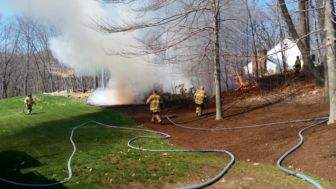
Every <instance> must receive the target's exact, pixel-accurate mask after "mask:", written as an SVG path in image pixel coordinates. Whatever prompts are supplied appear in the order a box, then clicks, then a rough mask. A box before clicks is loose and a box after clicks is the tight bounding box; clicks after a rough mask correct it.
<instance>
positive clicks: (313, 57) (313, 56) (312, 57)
mask: <svg viewBox="0 0 336 189" xmlns="http://www.w3.org/2000/svg"><path fill="white" fill-rule="evenodd" d="M311 59H312V61H313V62H316V55H315V54H312V55H311Z"/></svg>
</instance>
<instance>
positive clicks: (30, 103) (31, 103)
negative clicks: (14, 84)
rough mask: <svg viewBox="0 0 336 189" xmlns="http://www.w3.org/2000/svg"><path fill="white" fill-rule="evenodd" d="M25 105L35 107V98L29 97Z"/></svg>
mask: <svg viewBox="0 0 336 189" xmlns="http://www.w3.org/2000/svg"><path fill="white" fill-rule="evenodd" d="M24 103H25V104H27V105H33V104H34V103H35V102H34V100H33V98H29V97H27V98H26V99H25V100H24Z"/></svg>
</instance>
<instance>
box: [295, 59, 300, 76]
mask: <svg viewBox="0 0 336 189" xmlns="http://www.w3.org/2000/svg"><path fill="white" fill-rule="evenodd" d="M294 68H295V76H296V77H298V76H299V75H300V70H301V61H300V58H299V56H297V57H296V61H295V65H294Z"/></svg>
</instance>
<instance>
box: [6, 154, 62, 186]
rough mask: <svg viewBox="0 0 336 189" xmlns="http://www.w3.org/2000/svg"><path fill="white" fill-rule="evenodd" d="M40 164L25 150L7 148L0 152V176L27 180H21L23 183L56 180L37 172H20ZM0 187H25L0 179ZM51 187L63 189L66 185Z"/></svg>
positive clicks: (48, 182)
mask: <svg viewBox="0 0 336 189" xmlns="http://www.w3.org/2000/svg"><path fill="white" fill-rule="evenodd" d="M40 166H42V164H41V163H40V162H39V161H37V160H36V159H34V158H32V157H31V156H29V155H28V154H27V153H25V152H20V151H13V150H8V151H3V152H1V153H0V178H3V179H6V180H10V181H13V182H18V183H21V182H23V181H27V182H23V183H24V184H50V183H55V182H58V181H56V180H50V179H47V178H45V177H44V176H42V175H41V174H39V173H38V172H29V173H22V171H21V170H23V169H27V168H33V167H40ZM31 181H33V182H31ZM0 188H6V189H12V188H13V189H14V188H15V189H17V188H27V187H23V186H17V185H13V184H8V183H6V182H3V181H0ZM28 188H33V187H28ZM53 188H59V189H65V188H67V187H65V186H63V185H57V186H54V187H53Z"/></svg>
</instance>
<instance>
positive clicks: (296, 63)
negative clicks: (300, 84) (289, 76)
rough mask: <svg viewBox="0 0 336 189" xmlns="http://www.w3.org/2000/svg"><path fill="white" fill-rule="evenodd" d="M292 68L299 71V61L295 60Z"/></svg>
mask: <svg viewBox="0 0 336 189" xmlns="http://www.w3.org/2000/svg"><path fill="white" fill-rule="evenodd" d="M294 67H295V69H297V70H300V69H301V61H300V60H296V61H295V65H294Z"/></svg>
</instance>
